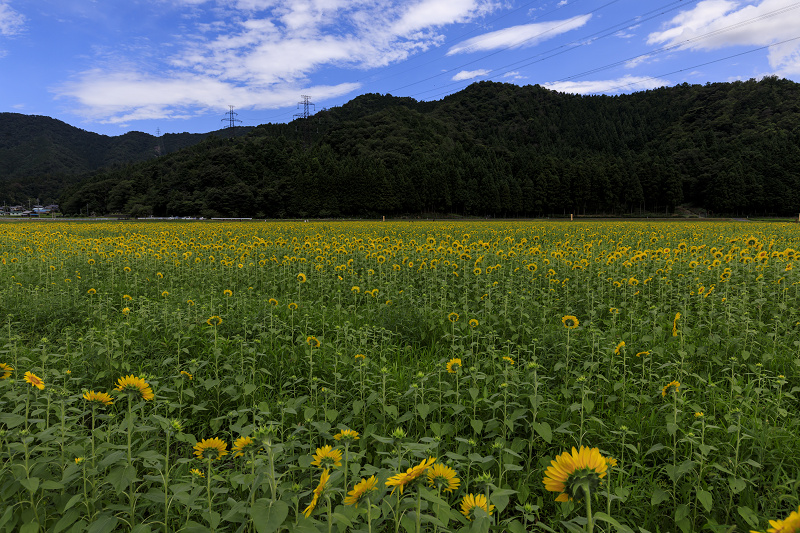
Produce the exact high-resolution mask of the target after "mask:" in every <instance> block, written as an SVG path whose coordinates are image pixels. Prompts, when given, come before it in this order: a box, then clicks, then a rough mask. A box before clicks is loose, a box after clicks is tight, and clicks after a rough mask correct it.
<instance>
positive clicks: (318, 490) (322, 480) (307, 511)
mask: <svg viewBox="0 0 800 533" xmlns="http://www.w3.org/2000/svg"><path fill="white" fill-rule="evenodd" d="M330 477H331V475H330V473H329V472H328V471H327V470H323V471H322V475H321V476H320V477H319V485H317V488H315V489H314V497H313V498H312V499H311V503H310V504H308V507H306V508H305V509H304V510H303V514H304V515H305V517H306V518H308V517H309V516H311V513H312V512H314V507H316V506H317V501H319V497H320V496H322V491H324V490H325V485H327V484H328V480H329V479H330Z"/></svg>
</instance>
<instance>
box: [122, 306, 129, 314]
mask: <svg viewBox="0 0 800 533" xmlns="http://www.w3.org/2000/svg"><path fill="white" fill-rule="evenodd" d="M130 312H131V308H130V307H123V308H122V314H123V315H128V314H130Z"/></svg>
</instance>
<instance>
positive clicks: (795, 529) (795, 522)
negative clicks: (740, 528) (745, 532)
mask: <svg viewBox="0 0 800 533" xmlns="http://www.w3.org/2000/svg"><path fill="white" fill-rule="evenodd" d="M769 526H770V527H769V529H767V531H766V533H800V507H798V508H797V511H792V512H791V514H789V516H787V517H786V518H785V519H783V520H770V521H769ZM750 533H760V532H758V531H753V530H750Z"/></svg>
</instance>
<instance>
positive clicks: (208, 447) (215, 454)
mask: <svg viewBox="0 0 800 533" xmlns="http://www.w3.org/2000/svg"><path fill="white" fill-rule="evenodd" d="M194 454H195V455H196V456H197V458H198V459H210V460H212V461H213V460H215V459H216V460H219V459H221V458H222V457H224V456H226V455H228V443H227V442H225V441H224V440H222V439H220V438H219V437H214V438H212V439H203V440H201V441H200V442H198V443H197V444H195V445H194Z"/></svg>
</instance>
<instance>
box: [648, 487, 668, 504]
mask: <svg viewBox="0 0 800 533" xmlns="http://www.w3.org/2000/svg"><path fill="white" fill-rule="evenodd" d="M668 499H669V494H668V493H667V491H665V490H664V489H661V488H659V487H655V488H654V489H653V495H652V496H651V497H650V505H658V504H659V503H661V502H663V501H667V500H668Z"/></svg>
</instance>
